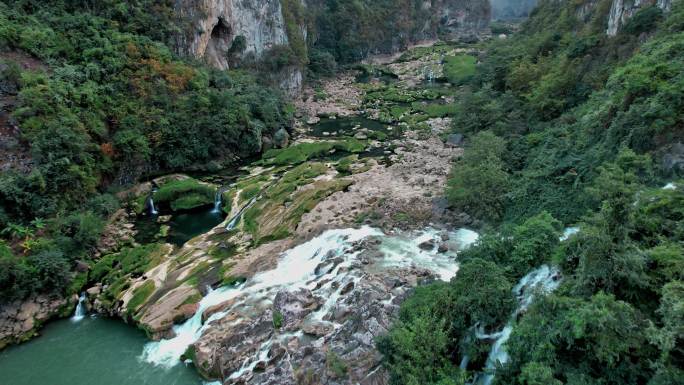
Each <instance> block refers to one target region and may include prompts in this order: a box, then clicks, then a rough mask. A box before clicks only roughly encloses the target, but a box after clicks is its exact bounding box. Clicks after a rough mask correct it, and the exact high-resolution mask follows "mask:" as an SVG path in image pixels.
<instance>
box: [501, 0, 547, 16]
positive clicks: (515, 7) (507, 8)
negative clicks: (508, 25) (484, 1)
mask: <svg viewBox="0 0 684 385" xmlns="http://www.w3.org/2000/svg"><path fill="white" fill-rule="evenodd" d="M491 3H492V18H493V19H495V20H508V19H517V18H521V17H527V16H529V15H530V12H531V11H532V9H534V7H535V6H536V5H537V0H492V1H491Z"/></svg>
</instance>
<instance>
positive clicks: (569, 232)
mask: <svg viewBox="0 0 684 385" xmlns="http://www.w3.org/2000/svg"><path fill="white" fill-rule="evenodd" d="M579 231H580V228H579V227H566V228H565V230H563V235H562V236H561V237H560V241H561V242H563V241H567V240H568V239H569V238H570V237H571V236H573V235H575V234H577V233H579Z"/></svg>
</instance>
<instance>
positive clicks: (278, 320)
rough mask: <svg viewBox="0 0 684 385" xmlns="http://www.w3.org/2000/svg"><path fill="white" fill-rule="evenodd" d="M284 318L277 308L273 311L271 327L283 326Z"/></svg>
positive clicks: (278, 327)
mask: <svg viewBox="0 0 684 385" xmlns="http://www.w3.org/2000/svg"><path fill="white" fill-rule="evenodd" d="M284 320H285V319H284V318H283V313H281V312H279V311H277V310H274V311H273V328H274V329H280V328H281V327H283V321H284Z"/></svg>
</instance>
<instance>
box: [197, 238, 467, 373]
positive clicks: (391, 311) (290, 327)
mask: <svg viewBox="0 0 684 385" xmlns="http://www.w3.org/2000/svg"><path fill="white" fill-rule="evenodd" d="M363 231H369V230H362V229H358V230H334V231H332V232H330V233H325V234H323V235H320V236H319V237H317V238H316V239H313V240H311V241H308V242H307V243H305V244H302V245H300V246H297V247H295V248H293V249H290V251H288V253H292V254H287V256H283V257H282V259H281V260H280V262H279V264H278V268H277V270H269V271H265V272H263V273H261V274H263V275H256V276H254V277H253V278H252V280H251V281H247V283H245V286H243V287H242V288H241V289H240V290H241V292H240V293H239V294H237V295H235V296H230V297H226V298H227V300H226V301H225V302H224V303H222V304H220V305H217V306H216V307H215V309H214V308H208V309H206V310H205V314H204V316H203V317H202V318H203V319H206V321H205V327H203V331H202V334H201V337H199V339H198V340H197V341H195V342H194V343H193V344H192V347H193V350H194V357H195V358H194V360H193V361H194V363H195V366H196V368H197V369H198V370H199V371H200V372H201V373H202V374H203V375H204V376H205V377H207V378H221V379H222V384H224V385H227V384H243V385H246V384H252V385H257V384H259V385H263V384H273V385H276V384H277V385H286V384H293V385H294V384H311V385H314V384H366V385H370V384H387V383H388V377H387V373H386V372H385V370H384V369H383V368H382V367H381V365H380V362H381V358H382V357H381V355H380V353H379V352H378V351H377V349H376V338H377V337H379V336H381V335H384V334H386V333H387V331H388V329H389V327H390V326H391V324H392V322H393V320H395V319H396V316H397V312H398V310H399V305H400V304H401V302H402V301H403V300H404V299H405V298H406V296H407V295H409V294H410V293H411V291H412V290H413V288H414V287H415V286H416V285H418V284H419V283H421V282H424V281H429V280H434V279H437V278H438V277H439V278H441V279H445V278H447V277H445V276H444V275H443V273H444V271H442V272H439V273H438V272H437V271H438V270H439V269H437V270H436V269H435V266H437V265H435V263H436V262H435V261H436V260H440V261H442V262H439V263H437V264H438V265H440V266H444V267H446V266H447V265H448V266H451V267H449V269H452V270H450V271H452V272H453V274H455V270H453V269H454V268H455V269H457V266H455V255H456V253H455V252H453V253H451V254H450V256H445V255H444V254H438V253H437V251H436V250H434V249H435V248H436V245H437V243H446V242H448V241H450V239H451V237H450V236H449V235H448V234H446V233H443V232H442V233H440V232H437V231H433V232H418V233H406V234H404V235H398V236H397V237H398V238H393V239H394V241H388V242H385V240H384V236H382V235H380V234H382V233H380V232H375V231H372V232H371V233H368V234H377V235H374V236H369V237H367V238H363V239H358V238H356V237H358V234H360V233H361V232H363ZM352 239H355V240H352ZM456 239H458V237H456V236H454V240H455V241H454V242H456V243H454V246H455V245H456V244H457V243H458V241H456ZM426 241H430V242H429V243H430V245H432V247H431V248H430V249H431V250H429V251H419V249H418V248H419V247H420V246H419V245H420V244H422V243H423V242H426ZM309 242H310V243H309ZM396 242H398V243H396ZM390 245H392V246H390ZM388 247H389V248H388ZM392 250H397V251H399V250H401V251H400V252H399V255H404V254H403V251H405V250H411V251H409V254H412V255H414V256H415V257H416V259H412V258H409V259H403V258H405V257H398V258H399V259H400V260H402V261H403V262H397V261H398V259H395V257H396V256H397V254H393V253H394V251H392ZM448 252H449V250H445V253H448ZM392 255H394V256H395V257H393V256H392ZM419 255H421V256H422V257H420V256H419ZM290 258H293V259H290ZM295 261H296V264H295V263H294V262H295ZM311 261H314V262H311ZM392 261H395V262H392ZM420 261H423V262H420ZM444 263H445V264H446V265H444ZM295 265H296V266H297V267H296V268H295V269H292V270H291V268H293V267H294V266H295ZM308 269H310V270H308ZM300 270H302V271H300ZM303 271H309V272H310V273H302V272H303ZM276 272H277V273H276ZM283 274H285V275H283ZM293 274H294V275H299V274H303V275H301V277H302V278H303V280H302V281H298V280H295V281H294V282H293V281H291V278H290V276H291V275H293ZM278 282H280V283H278ZM271 285H273V286H271ZM207 312H212V315H211V316H206V313H207ZM217 312H221V313H220V314H219V313H217Z"/></svg>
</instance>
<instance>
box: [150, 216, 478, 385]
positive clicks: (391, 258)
mask: <svg viewBox="0 0 684 385" xmlns="http://www.w3.org/2000/svg"><path fill="white" fill-rule="evenodd" d="M373 236H378V237H380V239H381V244H380V247H379V251H380V256H379V257H378V258H379V259H380V260H379V261H378V265H381V266H383V267H388V268H390V267H408V266H411V265H414V266H417V267H422V268H426V269H429V270H431V271H433V272H434V273H435V274H437V275H438V276H440V277H441V278H442V279H445V280H448V279H450V278H451V277H453V276H454V274H456V271H457V270H458V265H457V263H456V259H455V256H456V252H457V250H461V249H463V248H465V247H467V246H469V245H470V244H472V243H473V242H475V241H476V240H477V238H478V235H477V233H475V232H473V231H470V230H465V229H462V230H459V231H457V232H453V233H450V235H449V238H450V240H449V241H448V242H449V243H450V245H451V246H452V247H451V251H449V252H442V253H440V252H438V250H437V246H435V247H434V248H433V250H423V249H421V248H419V247H418V245H419V244H421V243H422V242H425V241H428V240H433V241H434V242H435V245H436V244H437V243H439V241H440V237H441V234H440V232H439V231H437V230H434V229H426V230H424V231H422V232H421V233H419V234H418V235H417V236H413V237H412V236H410V235H405V234H399V235H385V234H384V233H383V232H382V231H380V230H378V229H374V228H371V227H368V226H364V227H361V228H359V229H341V230H329V231H326V232H324V233H323V234H321V235H319V236H318V237H316V238H313V239H311V240H310V241H308V242H305V243H303V244H301V245H299V246H296V247H294V248H292V249H290V250H288V251H286V252H285V253H284V254H283V255H281V256H280V259H279V261H278V264H277V266H276V267H275V268H273V269H272V270H267V271H263V272H261V273H257V274H256V275H254V276H253V277H252V278H250V279H248V280H247V281H246V282H245V283H243V284H242V285H240V286H237V287H222V288H219V289H217V290H213V291H209V293H208V294H207V295H206V296H205V297H204V298H202V300H201V301H200V303H199V309H198V311H197V312H196V313H195V315H194V316H193V317H192V318H190V319H189V320H187V321H186V322H185V323H183V324H182V325H177V326H175V327H174V328H173V330H174V332H175V335H176V337H174V338H171V339H167V340H161V341H158V342H150V343H148V344H146V345H145V348H144V351H143V354H142V357H141V358H142V359H144V360H145V361H147V362H150V363H153V364H156V365H160V366H164V367H172V366H174V365H176V364H178V363H179V362H180V360H179V358H180V356H181V354H183V353H184V352H185V350H186V349H187V347H188V346H189V345H191V344H192V343H194V342H196V341H197V340H198V339H199V338H200V337H201V336H202V333H203V332H204V331H205V330H206V329H207V328H208V327H210V324H211V322H213V321H215V320H218V319H221V318H223V317H224V316H226V315H227V314H228V312H229V311H230V309H234V308H236V307H237V306H242V307H245V306H249V307H252V308H254V309H257V310H258V309H263V307H264V306H269V305H270V304H271V303H272V301H273V299H274V297H275V295H276V293H277V292H278V291H279V290H282V289H287V290H288V291H295V290H297V289H299V288H308V289H310V290H314V289H315V293H316V294H317V295H319V296H321V297H323V298H325V299H326V302H325V303H324V304H323V306H321V308H320V309H319V310H317V311H315V312H313V313H311V314H310V315H309V316H308V317H309V318H308V319H309V320H314V321H320V320H322V319H323V317H324V316H325V315H326V314H327V313H328V312H329V311H330V309H331V307H332V306H334V305H335V303H336V301H337V298H339V296H340V291H341V290H342V289H341V288H343V287H344V286H345V285H346V284H348V283H349V282H351V281H353V282H357V281H358V280H359V279H360V277H359V275H358V273H357V270H358V269H353V268H351V267H352V265H353V264H354V263H358V261H357V260H356V257H357V256H358V255H359V254H360V253H361V251H362V250H361V249H360V248H355V243H356V242H358V241H360V240H363V239H366V238H369V237H373ZM334 260H335V261H336V262H333V261H334ZM321 266H324V268H321ZM317 268H318V269H317ZM233 299H234V300H235V304H233V305H232V306H231V307H230V309H228V310H226V311H223V312H219V313H215V314H213V315H212V316H210V317H209V318H208V319H207V320H206V322H204V323H202V313H204V311H205V310H206V309H207V308H209V307H211V306H214V305H218V304H221V303H224V302H226V301H229V300H233ZM270 343H271V341H267V342H266V343H265V344H264V345H266V344H270ZM262 350H264V349H262ZM257 360H258V358H256V357H255V358H254V359H253V360H251V361H250V362H245V364H244V365H243V368H242V369H241V370H240V371H239V372H242V371H243V370H247V369H249V368H250V367H252V366H253V365H254V363H256V362H257ZM239 372H236V373H234V376H235V375H237V374H239Z"/></svg>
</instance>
